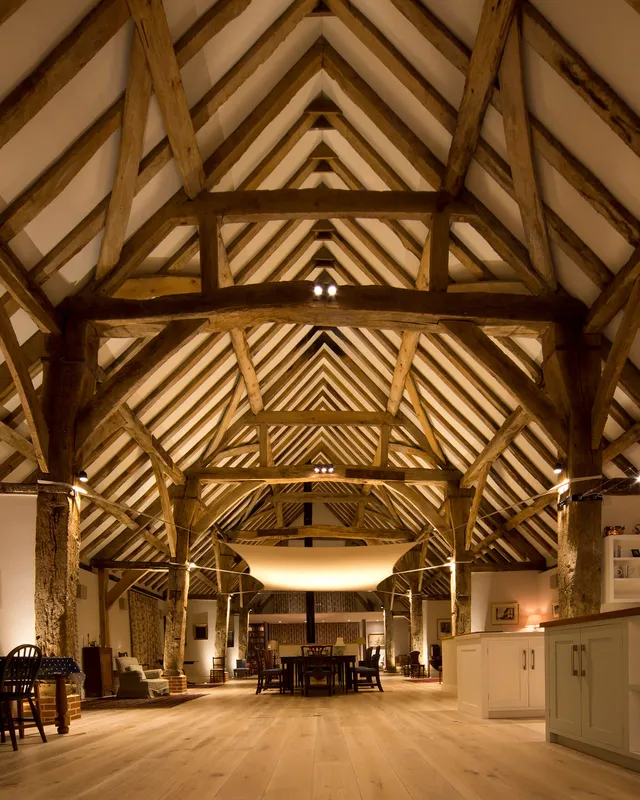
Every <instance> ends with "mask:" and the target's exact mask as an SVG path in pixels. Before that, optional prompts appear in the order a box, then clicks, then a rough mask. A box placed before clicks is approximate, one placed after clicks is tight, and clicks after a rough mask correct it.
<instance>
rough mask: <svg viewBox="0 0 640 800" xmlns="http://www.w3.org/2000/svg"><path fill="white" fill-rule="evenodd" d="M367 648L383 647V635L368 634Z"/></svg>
mask: <svg viewBox="0 0 640 800" xmlns="http://www.w3.org/2000/svg"><path fill="white" fill-rule="evenodd" d="M367 647H380V648H382V647H384V633H370V634H368V636H367Z"/></svg>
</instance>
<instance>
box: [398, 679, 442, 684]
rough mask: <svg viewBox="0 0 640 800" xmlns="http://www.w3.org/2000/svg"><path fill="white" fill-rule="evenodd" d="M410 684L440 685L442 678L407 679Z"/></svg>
mask: <svg viewBox="0 0 640 800" xmlns="http://www.w3.org/2000/svg"><path fill="white" fill-rule="evenodd" d="M405 681H408V682H409V683H440V678H405Z"/></svg>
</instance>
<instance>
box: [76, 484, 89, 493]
mask: <svg viewBox="0 0 640 800" xmlns="http://www.w3.org/2000/svg"><path fill="white" fill-rule="evenodd" d="M73 488H74V489H75V490H76V492H78V494H89V492H88V491H87V490H86V489H85V488H84V487H82V486H74V487H73Z"/></svg>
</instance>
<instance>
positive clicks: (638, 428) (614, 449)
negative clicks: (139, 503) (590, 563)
mask: <svg viewBox="0 0 640 800" xmlns="http://www.w3.org/2000/svg"><path fill="white" fill-rule="evenodd" d="M0 436H1V434H0ZM639 439H640V422H636V424H635V425H633V426H632V427H631V428H629V430H628V431H625V432H624V433H623V434H621V435H620V436H618V438H617V439H614V440H613V441H612V442H609V444H608V445H607V446H606V447H605V448H604V450H603V451H602V460H603V462H605V463H606V462H607V461H612V460H613V459H614V458H616V456H619V455H620V454H621V453H624V451H625V450H627V449H628V448H629V447H631V446H632V445H634V444H635V443H636V442H637V441H638V440H639Z"/></svg>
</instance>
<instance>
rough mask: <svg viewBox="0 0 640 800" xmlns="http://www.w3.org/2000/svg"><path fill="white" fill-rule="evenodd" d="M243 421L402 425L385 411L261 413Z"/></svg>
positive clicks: (296, 423) (271, 423)
mask: <svg viewBox="0 0 640 800" xmlns="http://www.w3.org/2000/svg"><path fill="white" fill-rule="evenodd" d="M243 419H244V421H245V422H246V424H247V425H252V424H256V425H287V426H290V425H327V426H337V425H361V426H377V425H402V421H401V420H400V419H397V418H396V417H394V416H393V415H392V414H389V413H388V412H385V411H316V410H315V409H309V411H261V412H260V413H258V414H255V415H254V416H252V417H247V416H245V417H244V418H243Z"/></svg>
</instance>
